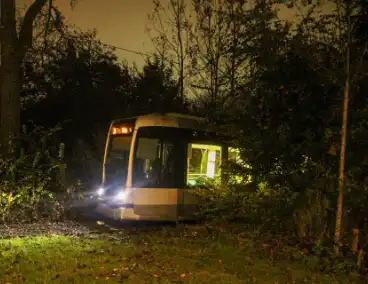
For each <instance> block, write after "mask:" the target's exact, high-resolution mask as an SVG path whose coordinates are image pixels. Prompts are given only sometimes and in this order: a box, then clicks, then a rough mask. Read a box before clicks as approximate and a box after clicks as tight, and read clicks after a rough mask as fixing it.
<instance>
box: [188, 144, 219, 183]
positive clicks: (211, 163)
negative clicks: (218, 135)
mask: <svg viewBox="0 0 368 284" xmlns="http://www.w3.org/2000/svg"><path fill="white" fill-rule="evenodd" d="M220 166H221V147H220V146H216V145H208V144H189V145H188V171H187V184H188V185H190V186H196V185H198V184H200V183H202V182H205V181H208V180H212V181H213V180H217V179H218V178H219V177H220Z"/></svg>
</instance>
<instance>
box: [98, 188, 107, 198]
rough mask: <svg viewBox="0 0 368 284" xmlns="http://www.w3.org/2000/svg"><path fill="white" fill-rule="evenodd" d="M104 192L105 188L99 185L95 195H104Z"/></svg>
mask: <svg viewBox="0 0 368 284" xmlns="http://www.w3.org/2000/svg"><path fill="white" fill-rule="evenodd" d="M104 193H105V189H104V188H103V187H100V188H99V189H98V190H97V195H98V196H102V195H104Z"/></svg>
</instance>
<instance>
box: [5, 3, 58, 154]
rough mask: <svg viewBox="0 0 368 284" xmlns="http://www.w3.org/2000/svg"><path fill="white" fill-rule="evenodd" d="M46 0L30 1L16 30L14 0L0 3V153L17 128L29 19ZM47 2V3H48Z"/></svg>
mask: <svg viewBox="0 0 368 284" xmlns="http://www.w3.org/2000/svg"><path fill="white" fill-rule="evenodd" d="M46 2H47V0H37V1H34V2H33V3H32V4H31V5H30V6H29V8H28V9H27V12H26V14H25V15H24V19H23V23H22V26H21V29H20V31H19V35H18V33H17V22H16V4H15V0H2V1H1V2H0V3H1V26H0V44H1V66H0V96H1V99H0V103H1V114H0V145H1V153H2V154H4V155H9V154H10V153H11V151H12V149H13V145H12V142H14V138H16V137H17V136H18V134H19V131H20V107H21V106H20V90H21V86H22V78H21V64H22V60H23V58H24V56H25V54H26V52H27V50H28V48H30V47H31V45H32V31H33V22H34V20H35V18H36V17H37V15H38V14H39V13H40V12H41V10H42V8H43V7H44V5H45V4H46ZM50 5H51V4H50Z"/></svg>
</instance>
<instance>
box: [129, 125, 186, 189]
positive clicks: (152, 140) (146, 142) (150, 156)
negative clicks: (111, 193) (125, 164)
mask: <svg viewBox="0 0 368 284" xmlns="http://www.w3.org/2000/svg"><path fill="white" fill-rule="evenodd" d="M184 152H185V148H184V144H183V142H182V141H180V139H179V137H178V133H177V129H172V128H158V127H157V128H156V127H150V128H149V129H145V128H141V129H140V131H139V132H138V139H137V147H136V152H135V153H136V154H135V158H134V166H133V167H134V172H133V184H134V186H135V187H141V188H176V187H183V185H184V175H183V173H184V163H183V162H184V161H183V155H184ZM184 160H185V158H184Z"/></svg>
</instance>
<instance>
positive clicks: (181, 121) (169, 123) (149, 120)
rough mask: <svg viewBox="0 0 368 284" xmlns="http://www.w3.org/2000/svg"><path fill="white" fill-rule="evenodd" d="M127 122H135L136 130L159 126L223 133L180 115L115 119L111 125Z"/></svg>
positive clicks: (199, 121) (154, 114) (194, 118)
mask: <svg viewBox="0 0 368 284" xmlns="http://www.w3.org/2000/svg"><path fill="white" fill-rule="evenodd" d="M128 121H135V127H136V128H139V127H149V126H161V127H175V128H184V129H193V130H199V131H209V132H217V133H223V131H220V129H217V127H216V128H214V127H212V126H210V125H209V124H208V122H207V121H206V119H205V118H203V117H198V116H192V115H186V114H180V113H151V114H145V115H140V116H136V117H130V118H125V119H117V120H114V121H113V123H114V124H115V123H124V122H128Z"/></svg>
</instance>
